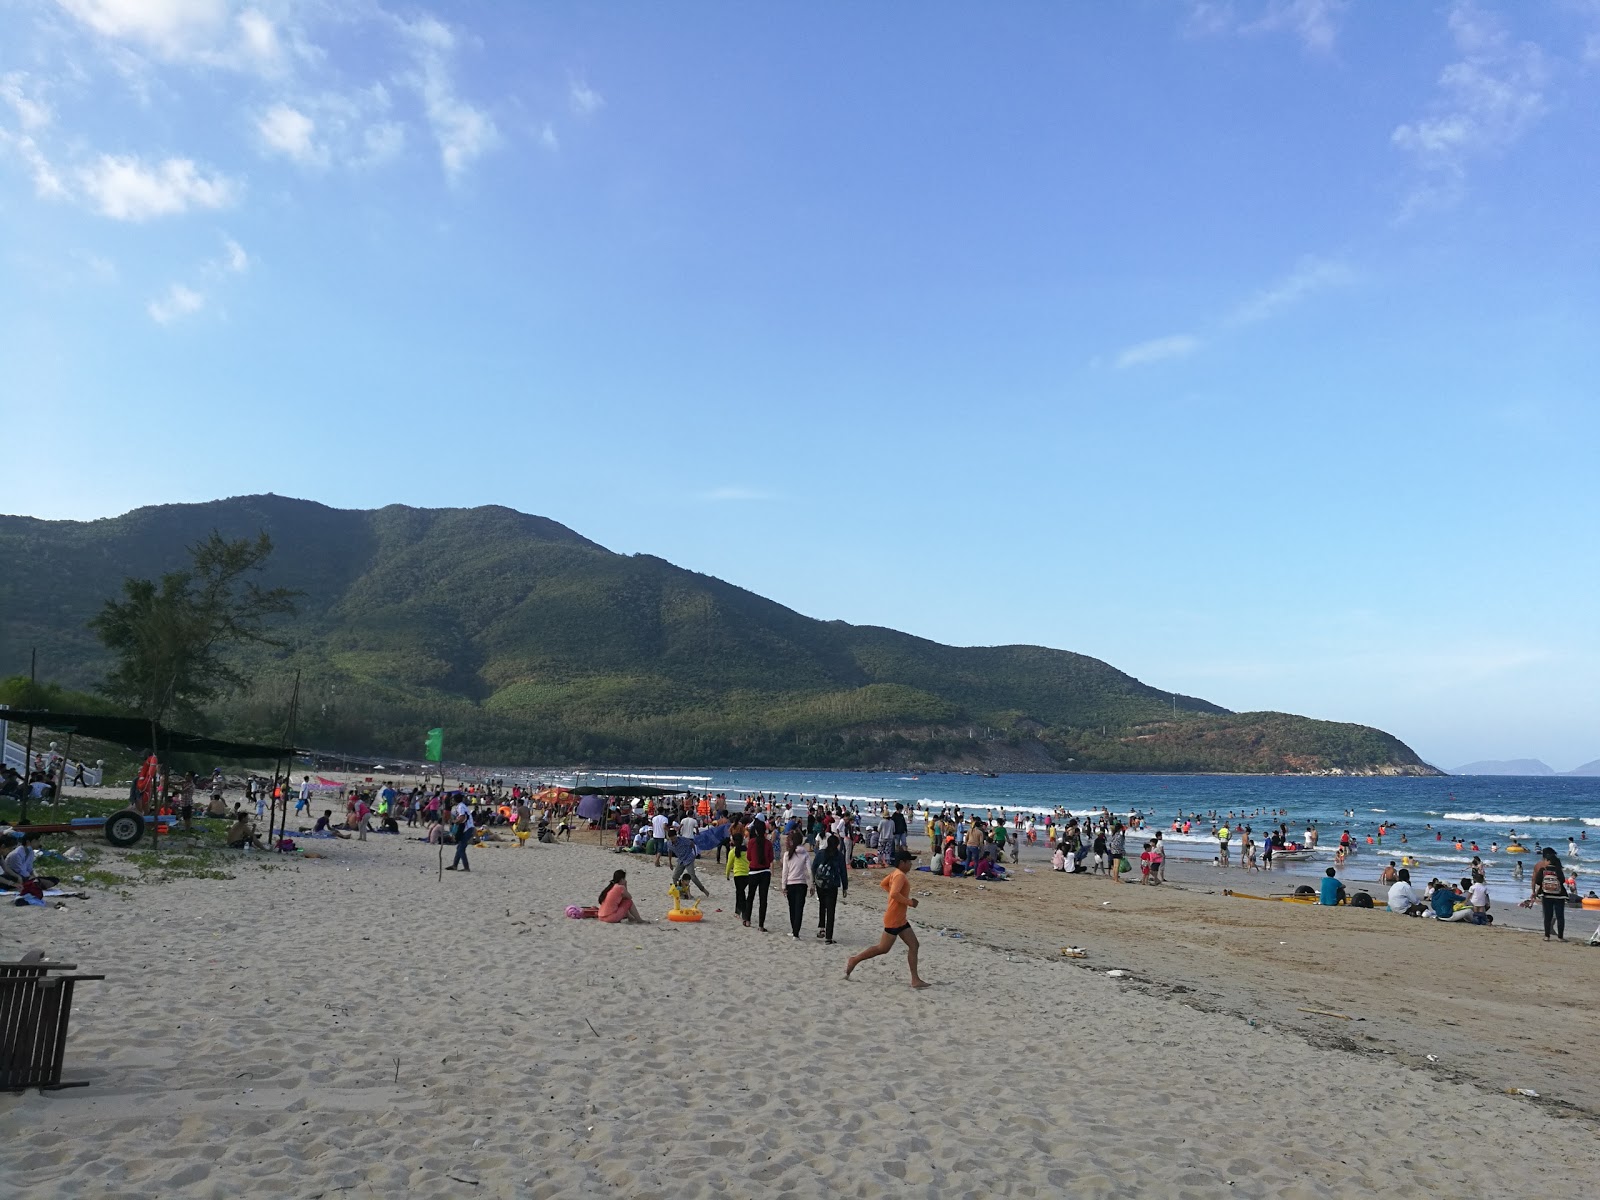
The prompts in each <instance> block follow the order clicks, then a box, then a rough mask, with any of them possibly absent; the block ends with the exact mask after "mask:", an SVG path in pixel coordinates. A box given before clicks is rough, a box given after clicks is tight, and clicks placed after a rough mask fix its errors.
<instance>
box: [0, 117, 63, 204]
mask: <svg viewBox="0 0 1600 1200" xmlns="http://www.w3.org/2000/svg"><path fill="white" fill-rule="evenodd" d="M6 146H9V147H11V148H12V150H14V151H15V152H16V155H17V157H18V158H20V159H21V160H22V162H23V165H24V166H26V167H27V168H28V175H29V176H30V177H31V178H32V179H33V190H34V193H35V194H36V195H38V196H40V197H41V198H43V199H54V198H58V197H64V196H66V195H67V194H68V193H67V185H66V183H65V182H64V181H63V180H62V178H61V173H60V172H59V171H57V170H56V169H55V167H54V166H53V165H52V164H51V162H50V160H49V159H48V158H47V157H45V153H44V151H43V150H41V149H40V148H39V143H38V142H36V141H34V140H33V138H32V137H31V136H29V135H28V134H26V133H12V132H11V131H9V130H7V129H0V148H4V147H6Z"/></svg>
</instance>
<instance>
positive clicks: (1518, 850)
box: [1506, 842, 1528, 854]
mask: <svg viewBox="0 0 1600 1200" xmlns="http://www.w3.org/2000/svg"><path fill="white" fill-rule="evenodd" d="M1527 852H1528V848H1527V847H1526V846H1519V845H1517V843H1515V842H1512V843H1511V845H1509V846H1507V847H1506V853H1507V854H1526V853H1527Z"/></svg>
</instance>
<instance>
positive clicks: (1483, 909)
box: [1467, 879, 1489, 916]
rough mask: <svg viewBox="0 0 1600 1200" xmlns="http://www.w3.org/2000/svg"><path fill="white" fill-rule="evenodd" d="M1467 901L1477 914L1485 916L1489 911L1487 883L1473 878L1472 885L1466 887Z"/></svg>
mask: <svg viewBox="0 0 1600 1200" xmlns="http://www.w3.org/2000/svg"><path fill="white" fill-rule="evenodd" d="M1467 903H1468V904H1470V905H1472V911H1473V912H1475V913H1477V914H1478V915H1479V916H1487V915H1488V912H1489V885H1488V884H1487V883H1485V882H1484V881H1483V880H1481V879H1474V880H1473V881H1472V886H1471V887H1470V888H1468V889H1467Z"/></svg>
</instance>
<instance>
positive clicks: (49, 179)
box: [0, 71, 67, 198]
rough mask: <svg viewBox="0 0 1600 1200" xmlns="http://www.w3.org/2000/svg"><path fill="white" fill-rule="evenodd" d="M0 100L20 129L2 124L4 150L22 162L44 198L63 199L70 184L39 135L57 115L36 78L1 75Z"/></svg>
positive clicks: (0, 141) (0, 139)
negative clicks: (41, 143)
mask: <svg viewBox="0 0 1600 1200" xmlns="http://www.w3.org/2000/svg"><path fill="white" fill-rule="evenodd" d="M0 101H3V102H4V103H5V106H6V107H7V108H9V109H10V110H11V112H12V115H13V117H14V118H15V121H16V127H15V128H14V129H13V128H8V127H7V125H6V124H5V123H0V149H4V148H6V147H9V148H10V149H11V150H12V152H13V153H15V154H16V156H17V157H18V158H19V159H21V160H22V163H23V165H24V166H26V167H27V169H28V175H29V176H30V177H31V178H32V180H33V190H34V192H35V193H36V194H37V195H39V196H41V197H47V198H51V197H62V196H65V195H66V194H67V185H66V183H65V181H63V179H62V178H61V172H60V171H58V170H57V169H56V167H55V166H54V164H52V163H51V161H50V159H49V157H48V156H47V155H46V154H45V152H44V149H43V148H42V147H41V146H40V145H39V142H38V140H37V138H36V137H35V136H34V135H35V134H41V135H42V132H43V131H44V130H45V129H46V128H48V127H49V125H50V123H51V122H52V120H54V116H55V114H54V113H52V112H51V109H50V106H49V104H47V103H46V102H45V101H44V100H43V98H42V97H41V96H40V95H39V93H38V91H37V90H36V89H35V87H34V85H33V81H32V79H30V77H29V76H27V75H26V74H24V73H23V72H21V71H11V72H8V73H7V74H5V75H0Z"/></svg>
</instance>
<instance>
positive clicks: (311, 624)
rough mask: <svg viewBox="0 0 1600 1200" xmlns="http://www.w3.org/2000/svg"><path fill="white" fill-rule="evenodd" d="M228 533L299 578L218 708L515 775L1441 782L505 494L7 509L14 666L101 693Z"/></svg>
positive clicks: (271, 727) (1104, 672) (1333, 732)
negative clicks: (104, 626)
mask: <svg viewBox="0 0 1600 1200" xmlns="http://www.w3.org/2000/svg"><path fill="white" fill-rule="evenodd" d="M213 529H215V530H218V531H220V532H221V533H222V534H223V535H224V536H226V537H229V538H239V537H253V536H255V535H256V534H257V533H258V532H260V531H262V530H264V531H266V533H268V534H269V535H270V536H271V538H272V540H273V542H274V544H275V546H276V550H275V552H274V554H273V555H272V558H271V561H270V564H269V567H268V570H267V572H266V578H265V579H264V581H263V582H264V583H266V584H269V585H284V586H288V587H292V588H296V589H299V590H300V591H301V592H302V593H303V596H302V599H301V602H300V606H299V612H298V614H297V616H295V617H294V618H293V619H292V620H291V621H289V622H288V623H287V624H286V625H285V626H284V628H283V630H282V633H283V635H284V637H285V639H286V641H287V645H286V646H285V647H283V648H282V649H276V650H270V651H264V650H260V649H257V650H254V651H252V653H251V656H250V657H249V658H248V659H246V660H244V661H243V665H244V666H245V667H246V668H247V670H248V673H249V676H250V678H251V680H252V681H253V682H252V684H251V686H250V687H249V688H248V689H247V690H245V691H244V692H243V693H242V694H238V695H235V696H233V697H231V698H229V699H227V700H226V701H224V702H222V703H219V704H218V705H216V706H215V707H214V709H212V710H210V711H208V712H207V714H206V719H207V720H208V721H209V722H210V723H211V725H212V726H213V728H214V729H215V730H216V731H218V732H227V733H231V734H238V735H242V736H249V737H268V736H271V735H274V734H281V732H282V722H283V716H284V713H285V711H286V709H287V701H288V696H289V691H290V687H291V680H292V678H293V676H294V673H295V671H296V670H299V671H300V672H301V676H302V693H301V698H302V699H301V712H302V714H303V718H302V721H301V724H300V727H299V729H298V731H297V735H296V741H297V744H300V745H305V746H315V747H318V748H321V749H326V750H331V751H338V752H344V753H351V754H369V755H383V756H391V757H406V758H411V759H416V758H417V757H418V756H419V755H420V753H421V741H422V734H423V731H424V730H426V729H429V728H432V727H436V726H443V727H444V728H445V729H446V735H445V736H446V748H447V749H446V753H447V755H448V757H450V758H452V759H458V760H467V761H473V762H478V763H485V764H501V765H513V764H517V765H558V764H563V765H572V764H586V765H615V764H635V765H637V764H645V763H648V764H651V765H655V766H718V767H735V766H739V767H745V766H770V767H829V768H855V769H896V770H905V769H923V770H968V771H996V772H998V771H1151V772H1219V773H1220V772H1248V773H1293V774H1322V775H1437V774H1439V773H1440V772H1438V771H1437V770H1435V768H1433V767H1431V766H1429V765H1428V764H1426V763H1424V762H1423V761H1422V760H1421V759H1420V758H1419V757H1418V756H1417V755H1416V754H1415V753H1414V752H1413V751H1412V750H1411V748H1410V747H1409V746H1407V745H1405V744H1404V743H1403V742H1401V741H1400V740H1398V739H1397V738H1395V737H1393V736H1392V735H1390V734H1388V733H1384V732H1383V731H1381V730H1378V729H1373V728H1370V727H1368V726H1364V725H1353V724H1344V723H1338V722H1332V721H1319V720H1313V719H1311V718H1308V717H1301V716H1293V715H1290V714H1286V713H1277V712H1246V713H1235V712H1229V711H1228V710H1227V709H1225V708H1222V707H1221V706H1220V705H1216V704H1212V703H1210V702H1208V701H1206V700H1202V699H1198V698H1195V697H1192V696H1182V695H1174V694H1172V693H1170V692H1167V691H1164V690H1161V689H1159V688H1155V687H1152V686H1150V685H1148V684H1145V683H1143V682H1141V681H1139V680H1137V679H1134V678H1133V677H1132V676H1129V675H1126V674H1124V673H1123V672H1121V671H1118V670H1116V669H1115V668H1114V667H1112V666H1110V665H1109V664H1107V663H1104V662H1101V661H1100V660H1098V659H1094V658H1089V657H1087V656H1085V655H1081V654H1073V653H1071V652H1069V651H1064V650H1052V649H1047V648H1044V647H1041V646H969V647H953V646H945V645H941V644H939V643H937V642H931V641H927V640H926V639H923V638H918V637H914V636H912V635H910V634H906V633H900V632H898V631H896V630H893V629H883V628H878V627H874V626H857V625H849V624H846V623H845V622H843V621H822V620H816V619H813V618H810V617H806V616H802V615H801V614H799V613H797V612H794V611H792V610H791V609H787V608H784V607H783V606H782V605H779V604H776V603H774V602H773V601H771V600H766V599H763V598H762V597H760V596H757V595H755V594H754V593H751V592H748V591H745V590H743V589H741V588H737V587H734V586H732V585H730V584H727V583H724V582H723V581H721V580H719V579H714V578H712V577H710V576H706V575H701V574H697V573H696V572H693V571H688V570H684V569H683V568H681V567H677V566H674V565H673V564H671V563H668V562H666V561H664V560H662V559H659V558H655V557H653V556H651V555H647V554H635V555H622V554H616V553H613V552H611V551H609V550H607V549H605V548H604V547H603V546H600V545H597V544H596V543H594V542H592V541H590V540H588V539H587V538H584V537H582V536H581V535H579V534H577V533H575V532H573V531H572V530H570V529H568V528H566V527H565V526H563V525H559V524H557V523H556V522H554V521H550V520H547V519H545V518H543V517H537V516H529V515H527V514H524V513H519V512H515V511H513V510H511V509H507V508H501V507H498V506H490V507H482V508H471V509H417V508H408V507H405V506H402V505H390V506H389V507H386V508H382V509H377V510H372V511H353V510H342V509H334V508H329V507H326V506H324V505H321V504H317V503H314V502H311V501H306V500H295V499H288V498H285V497H280V496H273V495H267V496H244V497H236V498H233V499H229V500H218V501H214V502H211V503H205V504H181V505H164V506H157V507H150V508H141V509H136V510H134V511H133V512H130V513H127V514H125V515H124V516H120V517H115V518H108V519H105V520H100V521H89V522H77V521H43V520H38V519H35V518H31V517H20V516H6V517H0V554H3V557H4V560H5V561H6V562H9V563H17V564H23V563H25V564H27V569H26V570H25V571H8V572H5V573H4V576H3V577H0V635H3V636H0V675H3V674H15V673H18V672H24V673H25V672H26V670H27V665H28V652H29V649H30V647H37V648H38V651H39V662H40V673H41V676H42V677H47V678H49V679H51V680H53V681H55V682H57V683H60V684H63V685H66V686H69V687H75V688H80V689H81V688H88V687H92V686H93V685H94V684H95V683H96V682H97V681H98V680H99V679H100V678H101V677H102V674H103V672H104V669H105V666H106V659H105V656H104V653H103V651H102V649H101V647H100V646H99V644H98V643H97V642H96V641H95V639H94V638H93V636H92V635H91V634H90V632H89V630H88V629H87V628H86V626H85V622H86V621H87V620H88V619H89V618H90V617H91V616H92V615H93V614H94V613H95V612H97V611H98V610H99V608H100V606H101V604H102V603H103V602H104V601H105V600H106V598H108V597H110V596H112V595H113V594H115V593H116V592H117V591H118V590H119V589H120V587H121V585H122V581H123V579H124V578H125V577H127V576H140V577H146V578H154V577H157V576H159V575H160V574H161V573H163V572H166V571H171V570H175V569H178V568H180V567H181V566H183V565H184V562H185V559H186V550H185V548H186V547H187V546H189V545H191V544H194V543H196V542H198V541H199V540H200V539H202V538H204V537H205V536H206V535H207V534H209V533H210V532H211V531H212V530H213Z"/></svg>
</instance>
